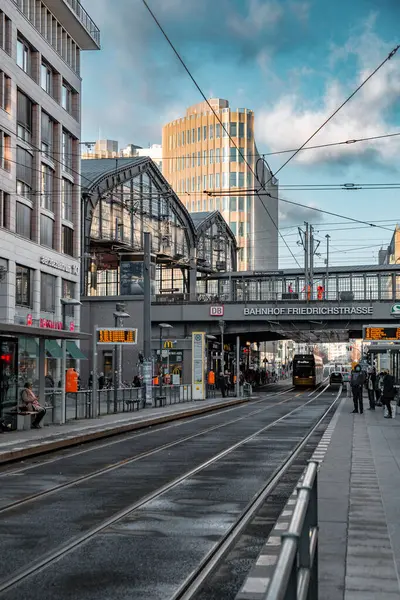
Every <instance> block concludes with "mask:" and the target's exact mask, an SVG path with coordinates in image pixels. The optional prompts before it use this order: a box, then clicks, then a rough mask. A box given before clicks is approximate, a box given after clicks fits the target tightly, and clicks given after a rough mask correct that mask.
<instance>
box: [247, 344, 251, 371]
mask: <svg viewBox="0 0 400 600" xmlns="http://www.w3.org/2000/svg"><path fill="white" fill-rule="evenodd" d="M246 346H247V370H248V371H249V370H250V346H251V342H246Z"/></svg>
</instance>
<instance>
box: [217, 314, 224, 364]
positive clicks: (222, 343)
mask: <svg viewBox="0 0 400 600" xmlns="http://www.w3.org/2000/svg"><path fill="white" fill-rule="evenodd" d="M218 325H219V330H220V332H221V372H222V374H223V375H225V351H224V331H225V321H224V320H223V319H220V321H219V322H218Z"/></svg>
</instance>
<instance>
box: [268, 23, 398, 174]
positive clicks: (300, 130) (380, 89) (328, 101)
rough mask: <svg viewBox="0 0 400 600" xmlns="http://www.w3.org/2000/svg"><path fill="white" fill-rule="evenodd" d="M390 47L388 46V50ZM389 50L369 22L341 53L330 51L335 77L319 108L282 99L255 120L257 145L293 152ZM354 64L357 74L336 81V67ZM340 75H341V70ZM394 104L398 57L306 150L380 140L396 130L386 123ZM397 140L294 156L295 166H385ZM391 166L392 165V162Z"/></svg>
mask: <svg viewBox="0 0 400 600" xmlns="http://www.w3.org/2000/svg"><path fill="white" fill-rule="evenodd" d="M393 46H394V44H393ZM393 46H391V45H390V43H384V42H383V41H382V40H381V39H380V38H379V37H378V36H377V35H376V34H375V33H374V31H373V19H370V21H369V22H368V23H367V24H366V26H365V30H364V32H363V33H362V34H361V35H359V36H353V37H351V38H350V39H349V40H348V41H347V43H346V44H345V45H344V46H343V47H342V48H332V52H331V57H330V59H331V64H332V65H336V77H335V78H333V79H332V80H331V81H330V82H329V83H328V84H327V85H326V88H325V93H324V95H323V97H322V99H321V102H320V106H319V107H318V108H315V98H313V97H311V96H310V95H308V96H307V97H304V96H300V95H299V94H298V93H294V94H293V93H292V94H288V93H286V94H283V95H282V96H281V97H280V99H279V100H278V101H277V102H276V103H275V104H274V105H273V106H272V108H271V109H269V110H264V111H261V112H260V113H259V115H258V119H257V137H258V140H259V141H260V142H262V143H264V144H267V145H268V147H269V148H270V149H271V150H272V151H278V150H283V149H287V148H297V147H299V146H301V145H302V144H303V143H304V141H305V140H306V139H307V138H308V137H309V136H310V135H311V134H312V132H313V131H315V130H316V129H317V128H318V127H319V126H320V125H321V124H322V123H323V122H324V121H325V120H326V118H327V117H328V116H329V115H330V114H331V113H333V112H334V111H335V110H336V109H337V108H338V106H340V104H341V103H342V102H343V101H344V100H345V99H346V98H347V96H349V94H350V93H351V92H352V91H354V89H356V87H357V86H358V85H360V83H362V81H363V80H365V79H366V77H367V76H368V75H369V74H370V73H371V72H372V71H373V69H374V68H376V66H377V65H378V64H379V63H380V62H381V61H382V60H383V58H384V57H385V56H386V55H388V54H389V52H390V51H391V49H392V48H393ZM348 58H354V59H355V61H356V64H357V73H356V75H355V77H354V78H353V79H352V80H351V81H347V82H344V81H341V80H340V73H341V71H340V69H341V65H340V61H341V60H346V59H348ZM342 73H343V70H342ZM399 98H400V57H399V56H396V57H393V58H392V59H391V60H390V61H388V62H387V63H386V64H385V65H384V66H383V67H382V68H381V69H380V70H379V71H378V72H377V73H376V74H375V75H374V76H373V77H372V78H371V80H370V81H368V82H367V83H366V84H365V86H364V87H363V88H362V89H361V90H360V91H359V92H358V93H357V94H356V95H355V96H354V98H353V99H351V100H350V101H349V103H348V104H346V106H345V107H344V108H343V109H341V111H340V112H339V113H338V114H337V115H336V116H335V117H333V119H332V121H330V122H329V123H328V124H327V125H326V126H325V127H324V128H323V129H322V131H321V132H320V133H318V134H317V135H316V136H315V138H313V139H312V140H311V142H310V143H309V144H308V145H318V144H326V143H331V142H337V141H343V140H349V139H358V138H365V137H373V136H378V135H384V134H386V133H391V132H394V131H396V130H398V128H399V126H398V125H397V126H396V124H395V123H393V122H392V120H393V119H392V114H393V109H394V108H395V107H396V104H397V103H398V102H399ZM399 150H400V140H399V139H398V138H391V139H390V138H389V139H386V140H381V141H378V142H377V141H371V142H361V143H358V144H349V145H345V146H337V147H331V148H324V149H317V150H308V151H304V152H301V153H299V155H298V156H297V157H296V159H295V160H297V161H298V163H301V164H316V163H323V162H328V161H337V160H343V159H344V158H347V157H348V158H349V159H351V158H362V157H363V156H365V157H368V158H369V159H371V157H372V155H373V156H374V158H375V160H378V161H381V162H385V161H387V160H390V159H391V160H393V156H398V152H399ZM396 160H397V159H396Z"/></svg>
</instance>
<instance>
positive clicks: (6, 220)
mask: <svg viewBox="0 0 400 600" xmlns="http://www.w3.org/2000/svg"><path fill="white" fill-rule="evenodd" d="M0 227H4V229H10V194H7V193H6V192H3V191H2V190H0Z"/></svg>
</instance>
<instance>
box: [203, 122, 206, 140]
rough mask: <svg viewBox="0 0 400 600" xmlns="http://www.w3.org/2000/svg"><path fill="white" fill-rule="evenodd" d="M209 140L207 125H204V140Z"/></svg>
mask: <svg viewBox="0 0 400 600" xmlns="http://www.w3.org/2000/svg"><path fill="white" fill-rule="evenodd" d="M206 139H207V125H203V140H206Z"/></svg>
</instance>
